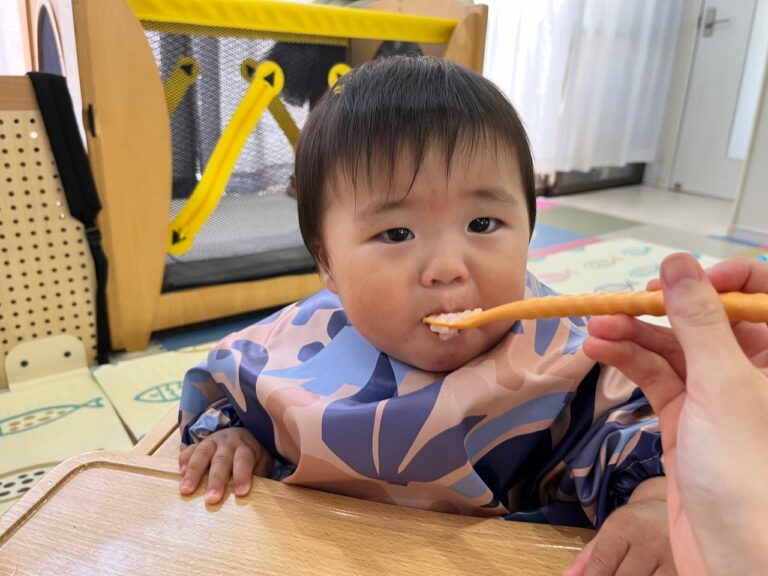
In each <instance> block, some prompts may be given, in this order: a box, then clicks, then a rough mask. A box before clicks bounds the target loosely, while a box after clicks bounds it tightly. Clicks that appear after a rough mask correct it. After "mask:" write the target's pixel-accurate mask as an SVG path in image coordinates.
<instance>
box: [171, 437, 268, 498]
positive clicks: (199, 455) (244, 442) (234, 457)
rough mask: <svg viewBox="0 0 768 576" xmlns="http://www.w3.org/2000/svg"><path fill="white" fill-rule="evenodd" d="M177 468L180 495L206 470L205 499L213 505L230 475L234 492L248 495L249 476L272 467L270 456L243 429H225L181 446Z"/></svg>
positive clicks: (185, 492)
mask: <svg viewBox="0 0 768 576" xmlns="http://www.w3.org/2000/svg"><path fill="white" fill-rule="evenodd" d="M179 468H180V469H181V473H182V474H183V475H184V477H183V479H182V481H181V487H180V491H181V493H182V494H191V493H192V492H194V491H195V490H196V489H197V486H198V484H199V483H200V480H201V479H202V477H203V475H204V474H205V473H206V472H208V488H207V490H206V491H205V502H206V503H207V504H215V503H216V502H218V501H219V500H221V497H222V496H223V495H224V486H225V485H226V484H227V482H228V481H229V477H230V475H231V476H232V480H233V482H234V484H235V495H236V496H245V495H246V494H248V492H250V490H251V477H252V476H253V475H256V476H267V475H268V474H269V473H270V471H271V470H272V456H270V454H269V452H267V451H266V450H265V449H264V447H263V446H262V445H261V444H259V442H258V441H257V440H256V438H254V437H253V434H251V433H250V432H249V431H248V430H246V429H245V428H224V429H223V430H219V431H218V432H214V433H213V434H211V435H210V436H208V437H207V438H206V439H204V440H203V441H202V442H199V443H197V444H192V445H190V446H187V447H186V448H184V449H183V450H182V451H181V454H179ZM209 468H210V471H209Z"/></svg>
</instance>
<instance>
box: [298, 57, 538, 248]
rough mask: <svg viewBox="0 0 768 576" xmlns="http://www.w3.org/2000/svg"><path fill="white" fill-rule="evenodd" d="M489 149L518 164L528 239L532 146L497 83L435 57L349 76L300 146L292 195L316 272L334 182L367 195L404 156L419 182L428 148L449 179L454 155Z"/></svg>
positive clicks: (395, 61) (379, 64) (368, 67)
mask: <svg viewBox="0 0 768 576" xmlns="http://www.w3.org/2000/svg"><path fill="white" fill-rule="evenodd" d="M486 142H488V143H490V144H491V145H493V146H495V147H496V150H497V153H503V152H508V153H514V154H515V155H516V157H517V164H518V166H519V169H520V177H521V182H522V185H523V191H524V192H525V199H526V203H527V206H528V221H529V224H530V230H531V231H533V225H534V222H535V220H536V196H535V191H534V176H533V160H532V158H531V151H530V146H529V144H528V138H527V136H526V134H525V129H524V128H523V124H522V122H521V121H520V118H519V117H518V115H517V113H516V112H515V109H514V108H513V106H512V104H510V102H509V101H508V100H507V99H506V97H505V96H504V94H502V92H501V91H500V90H499V89H498V88H497V87H496V86H495V85H494V84H493V83H491V82H490V81H489V80H486V79H485V78H483V77H482V76H480V75H479V74H477V73H475V72H472V71H471V70H469V69H467V68H464V67H463V66H460V65H459V64H456V63H454V62H451V61H448V60H442V59H438V58H432V57H420V58H413V57H405V56H396V57H392V58H383V59H377V60H374V61H373V62H369V63H367V64H364V65H363V66H361V67H360V68H357V69H355V70H352V71H351V72H349V73H348V74H346V75H345V76H343V77H342V78H341V79H340V80H339V81H338V82H337V83H336V84H335V85H334V86H333V88H331V89H330V90H328V92H326V94H325V95H324V96H323V98H322V99H321V100H320V102H319V103H318V104H317V105H316V106H315V108H314V109H313V111H312V113H311V114H310V115H309V118H308V120H307V123H306V124H305V126H304V128H303V130H302V133H301V137H300V139H299V144H298V148H297V150H296V167H295V170H296V195H297V201H298V209H299V225H300V227H301V234H302V237H303V238H304V243H305V244H306V246H307V248H308V249H309V251H310V252H311V253H312V255H313V256H314V257H315V259H316V260H318V261H319V262H320V261H321V260H320V259H321V254H320V252H321V251H320V249H321V247H322V216H323V211H324V208H325V206H326V203H327V199H326V194H327V191H328V188H329V186H331V185H332V184H333V182H334V179H335V178H336V177H337V176H338V175H343V177H346V178H348V179H349V182H352V183H355V182H357V181H358V180H357V177H358V174H363V175H366V176H367V178H368V179H369V185H373V178H374V174H376V175H378V174H385V175H388V177H389V178H390V180H391V178H392V177H393V174H394V172H395V169H396V167H397V164H398V161H399V160H401V158H402V154H410V155H411V159H412V166H413V170H414V172H413V180H415V179H416V175H417V174H418V171H419V168H420V167H421V164H422V162H423V161H424V157H425V155H426V153H427V150H428V148H429V147H430V146H436V147H437V148H438V150H439V151H440V152H442V153H443V155H444V157H445V159H446V171H450V168H451V161H452V159H453V156H454V154H455V152H456V149H457V147H458V146H468V147H469V152H470V153H471V152H473V151H474V150H475V149H476V148H477V146H478V145H479V144H481V143H482V144H485V143H486ZM499 144H501V146H499ZM361 171H362V172H361ZM413 180H412V181H413ZM389 185H390V186H391V181H390V183H389ZM388 188H389V186H383V185H382V189H384V190H388Z"/></svg>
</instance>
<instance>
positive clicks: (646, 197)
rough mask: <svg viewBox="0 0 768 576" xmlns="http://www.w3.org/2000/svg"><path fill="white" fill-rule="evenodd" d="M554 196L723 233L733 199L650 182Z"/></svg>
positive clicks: (616, 213)
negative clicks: (669, 188) (701, 194)
mask: <svg viewBox="0 0 768 576" xmlns="http://www.w3.org/2000/svg"><path fill="white" fill-rule="evenodd" d="M553 200H554V201H555V202H557V204H559V205H561V206H570V207H574V208H580V209H582V210H588V211H591V212H595V213H597V214H606V215H610V216H613V217H618V218H625V219H628V220H636V221H639V222H642V223H644V224H648V225H654V226H660V227H664V228H670V229H673V230H684V231H687V232H694V233H697V234H701V235H703V236H708V235H724V234H725V233H726V231H727V229H728V224H729V223H730V220H731V211H732V209H733V202H732V201H730V200H721V199H718V198H705V197H703V196H696V195H693V194H687V193H684V192H672V191H669V190H660V189H658V188H653V187H650V186H625V187H621V188H609V189H607V190H598V191H595V192H587V193H583V194H572V195H568V196H559V197H557V198H555V199H553Z"/></svg>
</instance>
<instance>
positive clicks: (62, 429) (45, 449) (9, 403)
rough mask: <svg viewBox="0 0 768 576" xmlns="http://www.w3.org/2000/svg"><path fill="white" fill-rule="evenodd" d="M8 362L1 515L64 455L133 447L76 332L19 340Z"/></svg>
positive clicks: (2, 400) (2, 403) (1, 406)
mask: <svg viewBox="0 0 768 576" xmlns="http://www.w3.org/2000/svg"><path fill="white" fill-rule="evenodd" d="M6 367H7V371H8V376H9V387H8V389H7V390H2V391H0V454H2V458H0V514H1V513H2V512H4V511H5V510H6V509H7V508H9V507H10V506H11V505H12V504H13V503H14V502H15V501H16V500H18V499H19V498H21V496H22V495H23V494H24V493H26V492H27V491H28V490H29V489H30V488H31V487H32V486H34V484H35V483H36V482H37V481H38V480H39V479H40V478H41V477H42V476H43V475H44V474H46V473H47V472H48V471H49V470H50V469H51V468H53V467H54V466H55V465H56V464H58V463H59V462H61V461H62V460H66V459H67V458H70V457H72V456H75V455H77V454H81V453H83V452H90V451H93V450H102V449H108V450H128V449H130V448H131V446H132V442H131V440H130V438H129V437H128V434H127V433H126V431H125V429H124V428H123V425H122V423H121V422H120V419H119V418H118V416H117V414H116V413H115V410H114V409H113V407H112V405H111V404H110V402H109V399H108V398H107V397H106V396H105V395H104V392H103V391H102V390H101V388H99V385H98V384H97V383H96V381H95V380H94V379H93V377H92V376H91V372H90V370H88V365H87V362H86V359H85V349H84V348H83V345H82V343H81V342H80V341H79V340H78V339H77V338H75V337H74V336H66V335H62V336H55V337H52V338H45V339H40V340H35V341H31V342H26V343H24V344H20V345H19V346H16V347H15V348H14V349H13V350H11V352H10V353H9V354H8V357H7V359H6Z"/></svg>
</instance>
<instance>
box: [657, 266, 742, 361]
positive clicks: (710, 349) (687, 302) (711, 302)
mask: <svg viewBox="0 0 768 576" xmlns="http://www.w3.org/2000/svg"><path fill="white" fill-rule="evenodd" d="M661 288H662V290H663V291H664V307H665V308H666V312H667V316H668V317H669V322H670V324H671V325H672V330H673V331H674V333H675V337H676V338H677V340H678V342H680V346H682V348H683V352H684V354H685V359H686V365H687V367H688V371H689V373H690V371H691V369H692V368H695V370H696V371H699V370H704V371H706V370H710V369H712V370H715V371H719V370H723V368H724V367H725V366H726V365H728V364H730V361H731V360H733V359H736V358H738V357H739V356H740V355H742V354H743V353H742V351H741V348H740V347H739V345H738V343H737V342H736V338H735V336H734V335H733V330H731V325H730V323H729V321H728V317H727V316H726V314H725V310H724V309H723V305H722V303H721V302H720V298H719V296H718V294H717V292H716V291H715V289H714V288H713V287H712V284H711V283H710V282H709V279H708V278H707V276H706V274H705V273H704V271H703V270H702V269H701V266H699V263H698V262H697V261H696V260H695V259H694V258H693V257H692V256H690V255H689V254H684V253H678V254H672V255H671V256H668V257H667V258H665V259H664V261H663V262H662V263H661Z"/></svg>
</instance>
